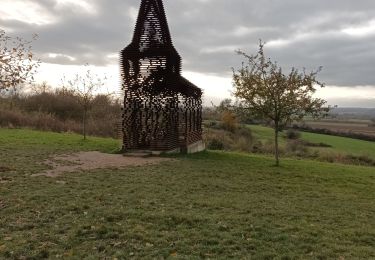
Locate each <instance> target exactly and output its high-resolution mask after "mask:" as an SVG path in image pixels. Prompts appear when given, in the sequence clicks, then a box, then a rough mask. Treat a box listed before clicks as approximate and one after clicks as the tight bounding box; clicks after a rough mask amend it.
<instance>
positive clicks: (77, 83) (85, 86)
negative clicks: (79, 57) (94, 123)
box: [62, 65, 106, 140]
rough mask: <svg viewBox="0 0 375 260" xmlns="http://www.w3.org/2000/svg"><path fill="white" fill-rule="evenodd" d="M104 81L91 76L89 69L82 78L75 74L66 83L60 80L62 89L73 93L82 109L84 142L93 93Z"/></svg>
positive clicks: (97, 76)
mask: <svg viewBox="0 0 375 260" xmlns="http://www.w3.org/2000/svg"><path fill="white" fill-rule="evenodd" d="M87 66H88V65H86V67H87ZM105 80H106V78H105V77H104V78H101V77H99V75H96V74H93V73H92V72H91V70H90V69H89V68H87V70H86V72H85V74H84V75H83V76H82V75H80V74H76V75H75V76H74V78H73V79H71V80H68V81H67V80H66V79H65V77H64V78H63V79H62V85H63V89H67V90H72V91H74V93H75V95H76V96H77V99H78V103H79V105H80V106H81V108H82V135H83V139H84V140H86V126H87V114H88V112H89V110H90V109H91V105H92V102H93V100H94V99H95V93H96V92H97V91H98V90H100V88H102V87H103V86H104V81H105Z"/></svg>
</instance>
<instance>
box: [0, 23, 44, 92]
mask: <svg viewBox="0 0 375 260" xmlns="http://www.w3.org/2000/svg"><path fill="white" fill-rule="evenodd" d="M36 37H37V36H36V35H34V37H33V40H35V39H36ZM31 43H32V41H26V40H24V39H22V38H20V37H15V38H14V37H10V36H7V35H6V33H5V31H3V30H0V91H4V90H5V91H8V90H10V89H14V88H16V87H17V86H20V85H21V84H23V83H28V82H31V81H33V80H34V78H33V75H34V74H35V72H36V69H37V68H38V66H39V64H40V61H39V60H37V61H35V60H33V56H34V55H33V52H32V45H31Z"/></svg>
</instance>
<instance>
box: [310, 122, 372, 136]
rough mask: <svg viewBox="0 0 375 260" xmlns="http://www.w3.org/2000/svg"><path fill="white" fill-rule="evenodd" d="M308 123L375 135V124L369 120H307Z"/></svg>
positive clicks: (339, 130) (314, 126) (342, 130)
mask: <svg viewBox="0 0 375 260" xmlns="http://www.w3.org/2000/svg"><path fill="white" fill-rule="evenodd" d="M306 125H307V126H310V127H312V128H315V129H328V130H331V131H336V132H352V133H356V134H363V135H369V136H375V126H369V125H371V121H369V120H349V121H333V120H324V121H306Z"/></svg>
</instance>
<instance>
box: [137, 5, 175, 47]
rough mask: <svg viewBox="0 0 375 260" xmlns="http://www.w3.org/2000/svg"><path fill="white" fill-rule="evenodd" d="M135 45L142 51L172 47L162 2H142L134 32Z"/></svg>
mask: <svg viewBox="0 0 375 260" xmlns="http://www.w3.org/2000/svg"><path fill="white" fill-rule="evenodd" d="M133 44H136V45H137V46H139V48H140V50H146V49H148V48H160V47H170V46H171V45H172V40H171V35H170V32H169V27H168V22H167V18H166V16H165V11H164V6H163V2H162V1H161V0H146V1H142V2H141V6H140V9H139V13H138V19H137V24H136V27H135V30H134V36H133Z"/></svg>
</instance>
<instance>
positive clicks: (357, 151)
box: [250, 125, 375, 159]
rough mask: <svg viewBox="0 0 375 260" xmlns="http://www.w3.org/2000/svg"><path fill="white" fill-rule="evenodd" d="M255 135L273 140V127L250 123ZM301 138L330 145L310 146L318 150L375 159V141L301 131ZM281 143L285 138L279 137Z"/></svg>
mask: <svg viewBox="0 0 375 260" xmlns="http://www.w3.org/2000/svg"><path fill="white" fill-rule="evenodd" d="M250 128H251V130H252V131H253V133H254V135H255V137H257V138H258V139H260V140H263V141H269V142H272V141H273V138H274V137H273V135H274V132H273V129H271V128H269V127H264V126H259V125H251V126H250ZM302 139H304V140H306V141H309V142H312V143H325V144H328V145H331V146H332V147H331V148H312V149H319V150H320V151H323V152H324V151H326V152H338V153H342V154H353V155H366V156H369V157H370V158H373V159H375V142H369V141H362V140H357V139H352V138H346V137H339V136H331V135H321V134H314V133H307V132H303V133H302ZM281 145H285V140H284V139H281Z"/></svg>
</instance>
